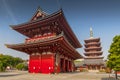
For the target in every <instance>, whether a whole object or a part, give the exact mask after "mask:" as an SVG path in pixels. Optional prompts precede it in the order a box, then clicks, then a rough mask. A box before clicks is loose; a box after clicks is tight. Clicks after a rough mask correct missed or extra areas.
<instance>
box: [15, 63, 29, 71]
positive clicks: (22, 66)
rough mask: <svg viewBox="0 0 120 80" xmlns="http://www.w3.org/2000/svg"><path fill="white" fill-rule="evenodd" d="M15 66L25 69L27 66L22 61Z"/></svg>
mask: <svg viewBox="0 0 120 80" xmlns="http://www.w3.org/2000/svg"><path fill="white" fill-rule="evenodd" d="M16 68H17V69H18V70H27V68H28V66H27V65H25V64H24V63H19V64H18V65H16Z"/></svg>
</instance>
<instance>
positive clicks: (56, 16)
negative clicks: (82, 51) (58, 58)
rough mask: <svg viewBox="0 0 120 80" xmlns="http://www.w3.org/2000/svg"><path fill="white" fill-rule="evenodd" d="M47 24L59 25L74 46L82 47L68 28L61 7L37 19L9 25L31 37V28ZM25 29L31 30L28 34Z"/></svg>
mask: <svg viewBox="0 0 120 80" xmlns="http://www.w3.org/2000/svg"><path fill="white" fill-rule="evenodd" d="M55 23H57V24H55ZM49 25H59V26H58V27H60V29H61V30H62V31H63V32H64V34H65V35H66V36H67V37H68V38H69V40H71V42H72V43H73V46H74V47H75V48H80V47H82V45H81V44H80V42H79V41H78V39H77V37H76V36H75V34H74V33H73V31H72V29H71V28H70V26H69V24H68V23H67V21H66V19H65V16H64V14H63V11H62V9H60V10H59V11H57V12H55V13H53V14H50V15H47V16H45V17H42V18H40V19H37V20H32V21H29V22H26V23H23V24H18V25H10V26H11V27H12V29H14V30H16V31H17V32H19V33H21V34H23V35H25V36H27V37H29V38H32V37H33V36H34V35H31V34H32V33H34V31H33V30H32V29H34V28H39V27H42V26H49ZM27 30H29V31H30V30H31V31H32V32H30V33H29V34H28V31H27Z"/></svg>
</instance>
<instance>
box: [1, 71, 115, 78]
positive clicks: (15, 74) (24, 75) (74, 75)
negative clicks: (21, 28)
mask: <svg viewBox="0 0 120 80" xmlns="http://www.w3.org/2000/svg"><path fill="white" fill-rule="evenodd" d="M0 80H115V79H113V78H109V74H105V73H95V72H74V73H59V74H40V73H39V74H34V73H28V72H27V71H12V72H11V71H10V72H1V73H0Z"/></svg>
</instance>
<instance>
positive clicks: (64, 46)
mask: <svg viewBox="0 0 120 80" xmlns="http://www.w3.org/2000/svg"><path fill="white" fill-rule="evenodd" d="M5 45H6V46H7V47H8V48H11V49H15V50H18V51H21V52H25V53H27V54H31V52H33V49H34V51H36V52H37V51H38V52H39V51H40V50H43V49H45V48H47V46H48V47H50V45H51V46H53V47H56V48H57V50H58V51H62V50H63V52H64V53H65V55H69V56H70V57H72V58H73V59H78V58H82V56H81V55H80V54H79V53H78V52H77V51H76V50H75V48H74V47H73V46H72V45H71V44H70V43H69V42H68V41H67V40H66V38H65V37H64V36H63V35H59V36H57V37H54V38H50V39H45V40H39V41H36V42H32V43H21V44H5ZM50 50H51V49H50Z"/></svg>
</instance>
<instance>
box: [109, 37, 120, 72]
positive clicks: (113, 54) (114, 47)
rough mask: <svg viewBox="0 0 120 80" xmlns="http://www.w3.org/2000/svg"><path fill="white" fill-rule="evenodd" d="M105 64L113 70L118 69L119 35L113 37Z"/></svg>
mask: <svg viewBox="0 0 120 80" xmlns="http://www.w3.org/2000/svg"><path fill="white" fill-rule="evenodd" d="M109 53H110V54H109V55H108V61H107V66H108V67H109V68H111V69H114V70H117V71H118V70H120V35H117V36H115V37H114V38H113V42H112V44H111V46H110V49H109Z"/></svg>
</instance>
